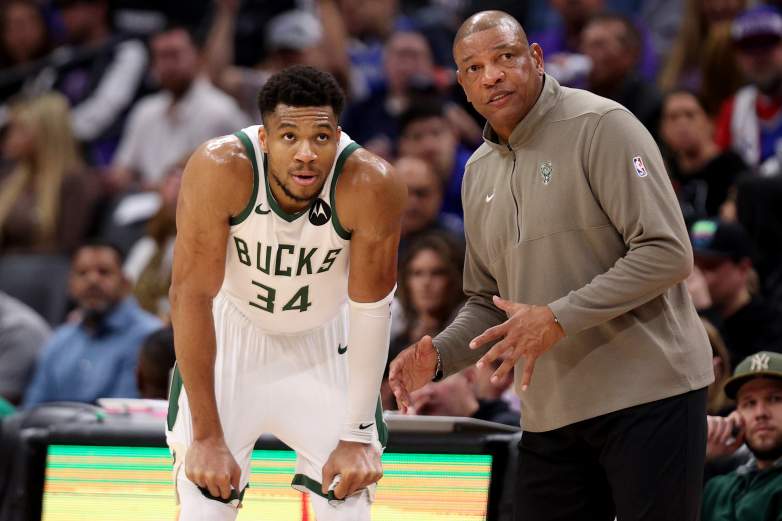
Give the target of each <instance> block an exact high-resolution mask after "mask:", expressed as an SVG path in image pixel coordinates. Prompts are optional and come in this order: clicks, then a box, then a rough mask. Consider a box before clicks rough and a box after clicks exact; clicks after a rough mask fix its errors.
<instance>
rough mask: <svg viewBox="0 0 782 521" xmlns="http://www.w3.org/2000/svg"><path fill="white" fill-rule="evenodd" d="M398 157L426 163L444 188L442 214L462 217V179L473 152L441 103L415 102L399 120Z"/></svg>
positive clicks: (437, 101) (432, 101)
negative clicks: (463, 143)
mask: <svg viewBox="0 0 782 521" xmlns="http://www.w3.org/2000/svg"><path fill="white" fill-rule="evenodd" d="M398 149H399V155H400V156H404V157H417V158H418V159H423V160H424V161H427V162H428V163H429V164H430V166H431V167H432V169H433V170H434V172H435V173H436V174H437V176H438V177H439V178H440V182H441V183H442V185H443V206H442V208H441V212H443V213H448V214H453V215H456V216H458V217H459V218H460V219H461V218H462V216H463V214H464V212H463V210H462V178H463V177H464V165H465V164H467V160H468V159H470V156H471V155H472V152H473V151H472V150H469V149H467V148H466V147H464V146H463V145H461V144H460V143H459V136H458V135H457V132H456V129H454V127H453V125H452V124H451V122H450V121H449V120H448V117H447V115H446V113H445V108H444V106H443V104H442V103H441V102H440V101H439V100H431V101H430V102H428V103H422V102H418V103H413V104H412V105H411V106H410V108H408V109H407V110H406V111H405V112H403V113H402V115H401V116H400V117H399V144H398Z"/></svg>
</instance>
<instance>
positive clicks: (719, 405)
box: [701, 317, 735, 416]
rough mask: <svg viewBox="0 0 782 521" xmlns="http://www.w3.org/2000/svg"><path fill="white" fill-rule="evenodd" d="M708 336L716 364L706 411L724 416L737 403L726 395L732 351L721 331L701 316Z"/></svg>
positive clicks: (713, 360)
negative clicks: (730, 351) (723, 338)
mask: <svg viewBox="0 0 782 521" xmlns="http://www.w3.org/2000/svg"><path fill="white" fill-rule="evenodd" d="M701 321H702V322H703V328H704V329H705V330H706V336H708V337H709V344H711V356H712V362H713V364H714V382H712V383H711V385H709V396H708V399H707V401H706V413H707V414H711V415H715V416H722V415H727V414H728V413H729V412H731V411H732V410H733V409H734V407H735V404H734V403H733V400H731V399H730V398H728V397H727V396H725V389H724V387H725V382H726V381H727V380H728V379H729V378H730V376H731V371H732V366H731V365H730V353H729V352H728V348H727V346H726V345H725V341H724V340H722V336H721V335H720V332H719V331H718V330H717V328H716V327H714V325H713V324H712V323H711V322H709V321H708V320H706V319H704V318H703V317H701Z"/></svg>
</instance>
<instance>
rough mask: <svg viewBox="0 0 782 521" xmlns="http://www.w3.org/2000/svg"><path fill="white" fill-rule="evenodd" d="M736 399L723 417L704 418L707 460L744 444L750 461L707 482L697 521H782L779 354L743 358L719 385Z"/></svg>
mask: <svg viewBox="0 0 782 521" xmlns="http://www.w3.org/2000/svg"><path fill="white" fill-rule="evenodd" d="M725 394H726V395H727V396H728V397H729V398H732V399H735V400H736V404H737V408H736V411H735V412H734V413H733V414H731V415H730V416H728V417H727V418H718V417H709V434H708V436H709V437H708V444H707V458H710V457H717V456H724V455H729V454H732V453H733V452H735V451H736V450H737V449H738V448H739V447H740V446H741V445H742V444H746V445H747V448H748V449H749V451H750V453H751V454H752V457H751V458H750V460H749V461H748V462H747V463H746V464H744V465H742V466H741V467H739V468H738V469H736V470H734V471H733V472H731V473H729V474H725V475H722V476H717V477H714V478H712V479H711V480H709V482H708V483H707V484H706V489H705V491H704V495H703V511H702V521H713V520H720V521H729V520H737V521H739V520H740V521H755V520H757V521H761V520H768V519H782V354H781V353H774V352H770V351H761V352H759V353H755V354H754V355H751V356H748V357H747V358H745V359H744V360H743V361H742V362H741V363H740V364H739V365H738V366H737V367H736V370H735V371H734V373H733V377H732V378H731V379H730V380H728V381H727V382H725Z"/></svg>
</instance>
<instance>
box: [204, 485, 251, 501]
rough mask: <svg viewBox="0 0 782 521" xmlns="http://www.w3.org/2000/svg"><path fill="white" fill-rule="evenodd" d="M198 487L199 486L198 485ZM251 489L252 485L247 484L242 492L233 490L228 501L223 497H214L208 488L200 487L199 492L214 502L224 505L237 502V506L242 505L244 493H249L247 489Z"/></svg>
mask: <svg viewBox="0 0 782 521" xmlns="http://www.w3.org/2000/svg"><path fill="white" fill-rule="evenodd" d="M196 486H197V485H196ZM248 488H250V484H249V483H247V484H246V485H245V486H244V488H243V489H242V491H241V492H236V489H235V488H232V489H231V494H230V495H229V496H228V499H226V498H224V497H222V496H213V495H212V494H211V492H209V489H208V488H206V487H198V491H199V492H201V495H202V496H204V497H205V498H207V499H211V500H212V501H219V502H220V503H223V504H226V505H227V504H229V503H232V502H236V506H237V507H238V506H239V505H241V504H242V501H243V500H244V493H245V492H247V489H248Z"/></svg>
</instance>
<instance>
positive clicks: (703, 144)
mask: <svg viewBox="0 0 782 521" xmlns="http://www.w3.org/2000/svg"><path fill="white" fill-rule="evenodd" d="M660 137H661V139H662V142H663V144H664V145H665V148H666V151H667V152H668V172H669V174H670V175H671V179H672V181H673V186H674V189H675V190H676V194H677V196H678V198H679V204H680V205H681V207H682V213H683V214H684V221H685V222H686V223H687V226H691V225H692V224H693V223H694V222H695V221H697V220H700V219H708V218H712V217H717V216H718V215H719V214H720V207H721V206H722V204H723V203H724V202H725V201H726V199H727V198H728V192H729V190H730V189H731V187H733V186H734V184H735V183H736V180H737V178H738V177H739V176H740V175H741V174H742V173H745V172H746V171H747V165H746V164H745V163H744V161H743V160H742V159H741V157H740V156H739V155H738V154H736V153H735V152H733V151H732V150H725V151H722V150H720V148H719V147H718V146H717V143H716V142H715V141H714V125H713V123H712V121H711V119H709V116H708V114H707V113H706V108H705V106H704V104H703V102H702V101H701V99H700V98H699V97H698V96H696V95H695V94H693V93H692V92H689V91H687V90H674V91H672V92H670V93H669V94H667V95H666V96H665V99H664V100H663V109H662V118H661V120H660Z"/></svg>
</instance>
